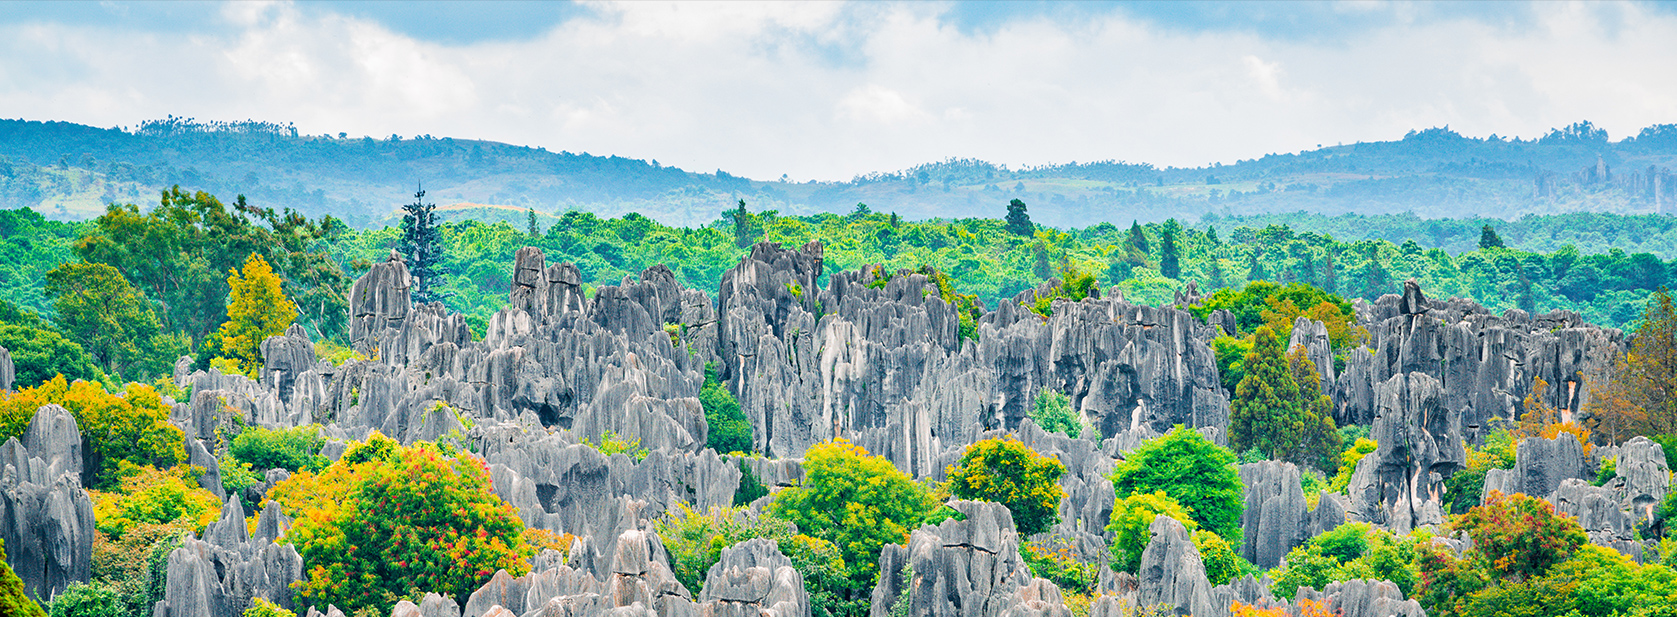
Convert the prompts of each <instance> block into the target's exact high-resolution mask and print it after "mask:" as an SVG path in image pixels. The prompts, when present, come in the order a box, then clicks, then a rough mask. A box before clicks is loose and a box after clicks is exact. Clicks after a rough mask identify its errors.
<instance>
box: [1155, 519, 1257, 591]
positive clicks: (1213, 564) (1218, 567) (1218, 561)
mask: <svg viewBox="0 0 1677 617" xmlns="http://www.w3.org/2000/svg"><path fill="white" fill-rule="evenodd" d="M1193 539H1194V548H1196V549H1199V552H1200V561H1201V562H1202V563H1204V564H1205V577H1206V578H1207V579H1210V581H1211V584H1212V585H1223V584H1226V583H1228V582H1229V581H1231V580H1234V579H1235V578H1238V577H1240V576H1241V575H1243V574H1245V573H1246V572H1245V568H1243V567H1242V565H1243V562H1244V561H1245V560H1243V559H1241V558H1240V556H1239V555H1236V554H1235V552H1234V548H1233V547H1230V546H1229V542H1228V541H1227V540H1224V539H1223V536H1219V535H1217V534H1214V533H1211V532H1209V531H1206V530H1204V529H1196V530H1194V534H1193ZM1144 550H1145V549H1144Z"/></svg>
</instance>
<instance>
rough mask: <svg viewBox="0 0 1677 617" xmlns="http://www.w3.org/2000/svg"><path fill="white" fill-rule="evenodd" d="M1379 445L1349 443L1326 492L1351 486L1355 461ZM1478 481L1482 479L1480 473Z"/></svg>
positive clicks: (1361, 440) (1368, 441) (1361, 441)
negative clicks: (1349, 445)
mask: <svg viewBox="0 0 1677 617" xmlns="http://www.w3.org/2000/svg"><path fill="white" fill-rule="evenodd" d="M1379 447H1380V444H1379V443H1376V442H1375V441H1374V440H1373V439H1366V438H1358V439H1357V440H1356V442H1355V443H1352V444H1351V447H1349V448H1346V449H1345V451H1344V452H1341V453H1339V471H1337V472H1334V475H1333V482H1331V483H1329V484H1328V492H1330V493H1344V492H1345V490H1346V488H1348V487H1350V486H1351V474H1354V473H1357V463H1361V462H1362V460H1363V457H1365V456H1368V455H1369V453H1371V452H1374V451H1375V450H1376V449H1378V448H1379ZM1457 473H1460V472H1457ZM1482 473H1483V472H1481V474H1482ZM1480 481H1481V482H1483V481H1484V478H1483V476H1482V475H1481V478H1480ZM1474 499H1478V496H1477V495H1475V496H1474Z"/></svg>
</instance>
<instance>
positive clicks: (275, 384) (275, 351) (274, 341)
mask: <svg viewBox="0 0 1677 617" xmlns="http://www.w3.org/2000/svg"><path fill="white" fill-rule="evenodd" d="M315 363H316V361H315V358H314V341H311V340H309V335H308V333H307V332H305V331H304V330H303V326H302V325H299V324H291V327H289V328H286V329H285V334H282V335H280V336H270V337H268V338H267V339H265V340H263V341H262V387H263V388H265V389H267V390H269V391H271V392H273V393H274V394H275V395H276V396H278V397H279V400H281V401H290V400H291V397H292V394H293V393H294V391H295V390H296V386H297V376H299V375H302V374H303V373H304V372H307V371H309V370H310V369H313V368H314V366H315Z"/></svg>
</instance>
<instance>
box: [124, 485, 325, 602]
mask: <svg viewBox="0 0 1677 617" xmlns="http://www.w3.org/2000/svg"><path fill="white" fill-rule="evenodd" d="M290 526H291V521H290V519H288V518H287V517H286V516H285V515H284V514H282V513H280V508H279V504H278V503H275V502H269V504H268V506H267V507H266V508H264V509H263V510H262V513H261V515H260V516H259V517H258V518H257V524H256V535H255V536H251V535H250V533H249V532H247V531H246V530H245V511H244V507H243V506H242V505H241V504H240V502H239V499H238V498H236V497H229V498H228V499H227V503H226V505H225V506H223V507H222V509H221V518H220V519H219V520H217V521H216V522H214V523H211V524H210V525H209V526H208V527H205V528H204V533H203V534H201V537H198V538H193V537H191V536H190V534H188V535H187V536H186V537H185V538H183V540H182V545H181V547H180V548H177V549H175V550H174V552H171V553H169V564H168V570H167V584H166V585H165V589H164V593H163V599H162V600H159V601H158V602H157V605H156V606H154V607H153V609H152V615H153V616H154V617H216V616H219V615H239V614H243V613H244V611H245V609H247V608H250V606H251V602H252V601H253V600H254V599H255V598H263V599H266V600H268V601H269V602H273V603H274V604H277V605H279V606H280V607H281V608H285V609H287V610H292V609H295V608H297V607H295V606H293V604H292V590H291V585H292V583H295V582H297V581H300V580H303V557H302V555H299V554H298V553H297V549H296V547H294V546H292V545H291V544H289V543H286V544H281V543H277V542H276V541H275V540H277V539H278V538H279V537H280V536H282V535H284V534H285V530H286V529H288V528H290Z"/></svg>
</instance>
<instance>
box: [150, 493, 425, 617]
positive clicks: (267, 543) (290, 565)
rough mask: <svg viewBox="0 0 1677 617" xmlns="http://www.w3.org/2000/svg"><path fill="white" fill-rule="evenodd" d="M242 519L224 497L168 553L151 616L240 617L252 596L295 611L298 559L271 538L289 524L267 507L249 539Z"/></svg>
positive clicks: (231, 501) (238, 509) (237, 505)
mask: <svg viewBox="0 0 1677 617" xmlns="http://www.w3.org/2000/svg"><path fill="white" fill-rule="evenodd" d="M244 517H245V512H244V507H243V505H242V504H240V502H239V500H238V499H237V498H228V500H227V503H226V504H225V505H224V506H223V507H222V510H221V518H220V519H219V520H217V521H216V522H214V523H211V524H210V525H209V526H208V527H205V529H204V533H203V536H202V537H201V538H193V537H190V536H188V537H186V538H185V539H184V541H183V543H182V545H181V547H180V548H178V549H175V550H174V552H171V553H170V554H169V563H168V570H167V574H166V576H167V584H166V587H165V590H164V594H163V599H162V600H159V601H158V602H157V605H156V606H154V607H153V610H152V615H153V617H216V616H220V615H242V614H244V611H245V609H247V608H250V605H251V602H252V601H253V599H255V598H263V599H266V600H268V601H269V602H273V603H274V604H277V605H279V606H280V607H281V608H284V609H286V610H292V611H297V610H299V609H301V607H298V606H295V605H294V604H293V600H294V598H293V596H294V594H293V591H292V588H291V586H292V584H294V583H296V582H297V581H300V580H303V556H302V555H300V554H298V553H297V549H296V547H295V546H292V545H291V544H276V543H275V542H274V540H273V539H274V538H275V537H278V536H279V535H282V534H283V533H284V530H285V529H286V528H288V527H289V526H290V520H289V519H287V518H286V517H285V515H284V514H282V513H280V511H279V507H278V505H277V504H272V503H270V504H269V505H268V507H267V508H265V509H264V510H263V512H262V514H261V516H260V517H259V518H258V519H257V529H256V535H255V536H254V537H253V536H251V535H250V534H249V533H248V532H247V531H246V527H245V518H244ZM328 613H330V610H329V611H328ZM339 614H342V613H339ZM456 614H458V611H456Z"/></svg>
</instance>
